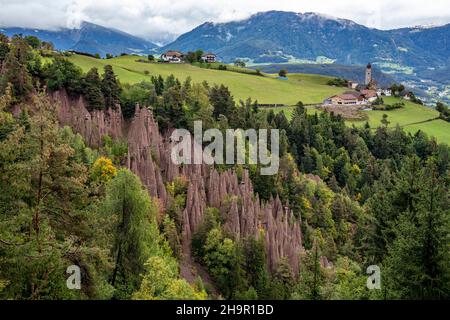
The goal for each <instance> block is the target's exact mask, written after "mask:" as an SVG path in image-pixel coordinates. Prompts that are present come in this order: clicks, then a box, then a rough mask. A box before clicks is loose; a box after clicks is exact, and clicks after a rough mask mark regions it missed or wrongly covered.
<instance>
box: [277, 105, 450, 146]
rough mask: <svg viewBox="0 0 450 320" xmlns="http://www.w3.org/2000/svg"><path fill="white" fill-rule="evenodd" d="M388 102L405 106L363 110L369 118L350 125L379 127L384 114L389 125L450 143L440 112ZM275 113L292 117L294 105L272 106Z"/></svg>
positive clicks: (447, 125)
mask: <svg viewBox="0 0 450 320" xmlns="http://www.w3.org/2000/svg"><path fill="white" fill-rule="evenodd" d="M383 99H384V102H385V103H386V104H394V103H396V102H403V103H404V104H405V107H404V108H402V109H396V110H391V111H374V110H372V111H362V112H365V113H367V114H368V116H369V118H368V120H364V121H347V124H348V125H349V126H351V125H355V126H357V127H358V126H359V127H360V126H363V125H364V124H365V123H366V122H368V123H369V125H370V127H371V128H377V127H379V126H380V125H381V119H382V118H383V114H386V115H387V116H388V121H389V127H395V126H397V125H399V126H401V127H402V128H403V129H404V130H405V131H407V132H410V133H411V134H415V133H416V132H417V131H419V130H422V131H423V132H425V133H426V134H428V135H429V136H434V137H435V138H436V139H437V141H438V142H442V143H447V144H450V123H448V122H446V121H443V120H440V119H436V118H437V117H438V116H439V113H438V112H437V111H436V110H434V109H432V108H428V107H425V106H421V105H418V104H415V103H412V102H410V101H406V100H401V99H398V98H394V97H384V98H383ZM272 110H274V112H275V113H279V112H284V114H285V115H286V117H287V118H288V119H290V118H291V117H292V113H293V111H294V107H281V108H272ZM307 110H308V113H310V114H313V113H315V112H320V111H318V110H316V109H315V108H314V107H308V109H307Z"/></svg>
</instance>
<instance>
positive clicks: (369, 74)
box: [365, 63, 372, 86]
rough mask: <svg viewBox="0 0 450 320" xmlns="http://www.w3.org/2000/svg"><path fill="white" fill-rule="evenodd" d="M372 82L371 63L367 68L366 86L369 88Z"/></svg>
mask: <svg viewBox="0 0 450 320" xmlns="http://www.w3.org/2000/svg"><path fill="white" fill-rule="evenodd" d="M371 82H372V65H371V64H370V63H369V64H368V65H367V67H366V82H365V85H366V86H368V85H369V84H370V83H371Z"/></svg>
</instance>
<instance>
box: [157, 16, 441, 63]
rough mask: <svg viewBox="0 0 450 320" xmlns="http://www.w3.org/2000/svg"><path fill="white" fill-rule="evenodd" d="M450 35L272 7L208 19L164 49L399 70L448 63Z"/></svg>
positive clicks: (254, 59) (256, 60) (437, 30)
mask: <svg viewBox="0 0 450 320" xmlns="http://www.w3.org/2000/svg"><path fill="white" fill-rule="evenodd" d="M449 37H450V25H447V26H444V27H440V28H431V29H420V28H409V29H399V30H391V31H382V30H377V29H371V28H367V27H365V26H362V25H359V24H357V23H355V22H353V21H350V20H345V19H337V18H331V17H328V16H323V15H320V14H316V13H305V14H301V13H299V14H297V13H293V12H280V11H269V12H264V13H258V14H255V15H253V16H251V17H250V18H249V19H246V20H243V21H235V22H229V23H220V24H215V23H210V22H208V23H204V24H202V25H200V26H199V27H197V28H195V29H194V30H192V31H190V32H188V33H186V34H183V35H181V36H180V37H179V38H178V39H177V40H176V41H174V42H173V43H171V44H169V45H167V46H166V47H165V48H164V49H168V48H171V49H178V50H184V51H187V50H195V49H198V48H202V49H204V50H208V51H210V50H211V51H215V52H216V53H217V54H218V55H219V56H220V57H221V59H223V60H224V61H226V62H231V61H233V60H234V59H235V58H238V57H240V58H248V59H249V60H250V61H252V62H254V63H268V62H273V63H280V62H288V61H291V62H293V61H295V60H303V61H304V60H307V61H321V60H328V61H333V62H337V63H340V64H359V65H364V64H366V63H367V62H368V61H373V62H375V63H377V62H378V63H379V64H380V65H381V66H382V67H383V68H384V69H390V70H391V71H398V70H399V69H401V68H403V69H408V68H413V69H415V68H418V69H424V68H426V67H428V66H433V67H442V66H444V65H445V64H446V63H448V61H449V60H448V59H449V58H448V52H449V50H450V43H449V41H448V39H449ZM434 43H437V45H436V47H437V48H436V49H435V45H434Z"/></svg>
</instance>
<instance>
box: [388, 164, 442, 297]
mask: <svg viewBox="0 0 450 320" xmlns="http://www.w3.org/2000/svg"><path fill="white" fill-rule="evenodd" d="M414 162H415V161H414V160H412V164H413V165H414ZM408 180H409V184H408V185H409V186H410V187H412V189H409V190H410V191H412V193H413V194H412V193H411V194H409V195H405V197H404V201H405V205H406V206H405V210H404V211H403V212H402V213H401V215H400V217H399V222H398V225H397V227H396V228H395V240H394V242H393V243H392V245H390V246H389V252H388V256H387V258H386V260H385V262H384V263H383V265H384V267H385V272H384V277H383V279H385V281H386V284H385V290H386V293H387V297H388V298H394V299H448V298H449V297H450V287H449V283H450V267H449V266H450V253H449V251H448V241H449V238H450V232H449V214H450V210H449V209H448V186H447V188H445V187H444V186H445V185H446V183H444V180H445V178H443V177H439V176H438V171H437V167H436V165H435V163H433V160H429V161H428V163H427V165H426V167H425V168H424V169H422V168H421V169H420V170H418V172H417V173H416V174H415V175H414V177H413V176H412V175H411V176H410V178H407V179H406V181H408ZM420 182H421V183H420Z"/></svg>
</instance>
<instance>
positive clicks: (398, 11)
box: [0, 0, 450, 41]
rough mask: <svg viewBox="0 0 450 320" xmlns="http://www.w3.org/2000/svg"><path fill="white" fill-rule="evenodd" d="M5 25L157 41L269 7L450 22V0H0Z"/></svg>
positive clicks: (391, 23) (394, 22) (384, 25)
mask: <svg viewBox="0 0 450 320" xmlns="http://www.w3.org/2000/svg"><path fill="white" fill-rule="evenodd" d="M0 8H1V10H0V26H3V27H10V26H20V27H28V28H42V29H56V28H60V27H77V26H78V25H79V23H80V22H81V21H83V20H86V21H90V22H93V23H97V24H100V25H104V26H107V27H113V28H116V29H119V30H123V31H126V32H129V33H131V34H134V35H137V36H141V37H144V38H147V39H153V40H157V41H168V40H171V39H173V38H174V37H175V36H177V35H179V34H181V33H184V32H187V31H189V30H191V29H193V28H194V27H196V26H197V25H199V24H201V23H203V22H205V21H214V22H227V21H231V20H236V19H244V18H246V17H248V16H250V15H251V14H254V13H256V12H260V11H267V10H283V11H295V12H320V13H324V14H328V15H332V16H336V17H340V18H347V19H351V20H354V21H356V22H358V23H361V24H364V25H367V26H370V27H375V28H381V29H390V28H398V27H405V26H414V25H417V24H429V23H435V24H444V23H449V22H450V7H449V5H448V0H433V4H432V5H430V1H429V0H396V1H392V0H373V1H369V2H355V1H354V0H339V1H333V2H331V1H329V0H303V1H300V0H264V1H262V0H214V1H211V0H171V1H167V0H60V1H54V0H51V1H50V0H37V1H36V0H16V1H14V2H13V1H11V0H0Z"/></svg>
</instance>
